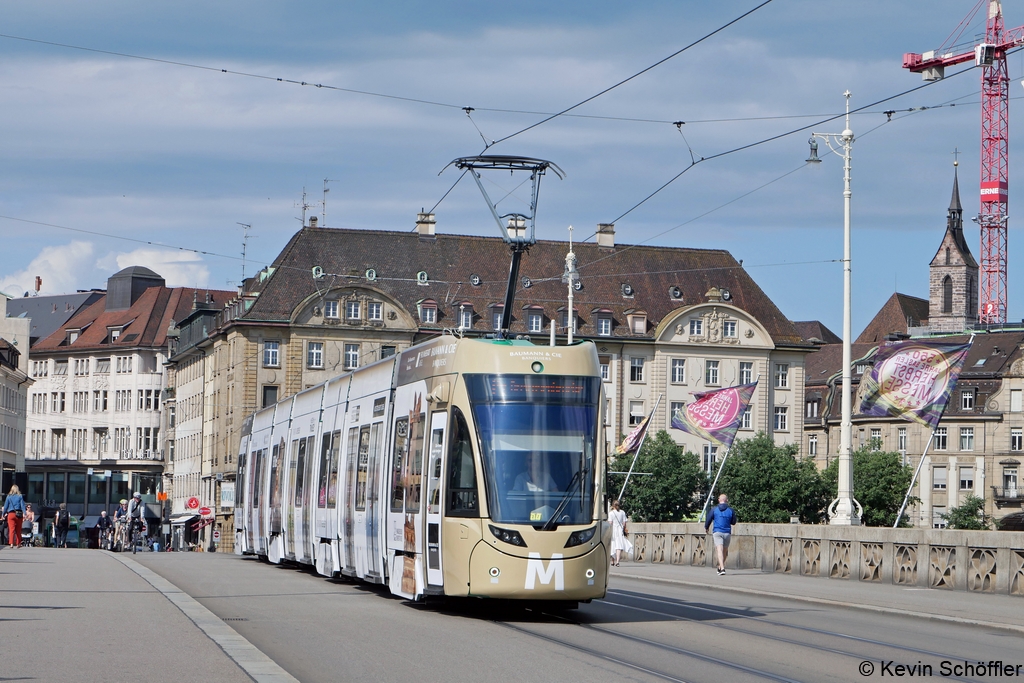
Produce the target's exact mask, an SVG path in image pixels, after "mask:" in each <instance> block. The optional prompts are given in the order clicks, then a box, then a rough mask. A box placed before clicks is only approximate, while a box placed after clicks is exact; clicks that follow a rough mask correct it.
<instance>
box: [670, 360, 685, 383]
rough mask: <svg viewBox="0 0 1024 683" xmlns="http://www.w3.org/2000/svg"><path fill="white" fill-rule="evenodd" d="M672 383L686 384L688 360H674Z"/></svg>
mask: <svg viewBox="0 0 1024 683" xmlns="http://www.w3.org/2000/svg"><path fill="white" fill-rule="evenodd" d="M672 383H673V384H686V359H685V358H673V359H672Z"/></svg>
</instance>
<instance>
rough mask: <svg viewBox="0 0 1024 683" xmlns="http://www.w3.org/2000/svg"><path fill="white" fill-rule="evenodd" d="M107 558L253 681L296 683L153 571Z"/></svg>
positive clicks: (120, 556) (118, 555)
mask: <svg viewBox="0 0 1024 683" xmlns="http://www.w3.org/2000/svg"><path fill="white" fill-rule="evenodd" d="M111 555H112V556H113V557H114V559H116V560H118V561H119V562H120V563H121V564H123V565H124V566H126V567H127V568H128V569H130V570H132V571H133V572H135V573H136V574H138V575H139V576H141V577H142V578H143V579H145V580H146V581H147V582H149V584H150V585H151V586H153V588H155V589H157V590H158V591H159V592H160V593H162V594H163V596H164V597H165V598H167V599H168V600H170V601H171V603H173V604H174V606H175V607H177V608H178V609H180V610H181V611H182V613H183V614H184V615H185V616H186V617H188V618H189V619H190V620H191V621H192V623H193V624H195V625H196V626H198V627H199V629H200V630H201V631H202V632H203V633H205V634H206V637H207V638H209V639H210V640H212V641H213V642H215V643H217V645H218V646H220V649H221V650H223V651H224V654H226V655H227V656H228V657H229V658H230V659H231V661H233V662H234V663H235V664H237V665H238V667H239V668H240V669H242V671H244V672H245V673H246V674H247V675H248V676H249V677H250V678H252V679H253V680H254V681H256V682H257V683H299V679H297V678H295V677H294V676H292V675H291V674H290V673H288V672H287V671H285V670H284V669H282V668H281V667H280V666H278V664H277V662H275V661H274V660H272V659H271V658H270V657H268V656H267V655H265V654H264V653H263V651H262V650H260V649H259V648H257V647H256V646H255V645H253V644H252V643H250V642H249V641H248V640H246V639H245V638H243V637H242V636H241V635H240V634H239V633H238V631H236V630H235V629H233V628H231V627H230V626H228V625H227V624H225V623H224V622H223V621H222V620H221V619H220V617H218V616H217V615H216V614H214V613H213V612H211V611H210V610H208V609H207V608H205V607H203V606H202V605H201V604H200V603H199V602H198V601H197V600H196V599H195V598H193V597H192V596H191V595H189V594H188V593H186V592H185V591H183V590H181V589H180V588H178V587H177V586H175V585H174V584H173V583H171V582H170V581H168V580H167V579H165V578H163V577H162V576H160V575H159V574H157V573H156V572H154V571H153V570H151V569H149V568H147V567H143V566H142V565H141V564H139V563H138V562H136V561H135V560H133V559H131V558H129V557H124V556H123V553H111Z"/></svg>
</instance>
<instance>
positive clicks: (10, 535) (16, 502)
mask: <svg viewBox="0 0 1024 683" xmlns="http://www.w3.org/2000/svg"><path fill="white" fill-rule="evenodd" d="M24 518H25V498H24V497H23V496H22V495H21V489H19V488H18V486H17V484H15V485H14V486H12V487H11V490H10V492H9V493H8V494H7V499H6V500H5V501H4V520H5V521H6V522H7V525H6V526H7V542H8V543H10V545H11V547H12V548H17V547H18V546H19V545H21V520H23V519H24Z"/></svg>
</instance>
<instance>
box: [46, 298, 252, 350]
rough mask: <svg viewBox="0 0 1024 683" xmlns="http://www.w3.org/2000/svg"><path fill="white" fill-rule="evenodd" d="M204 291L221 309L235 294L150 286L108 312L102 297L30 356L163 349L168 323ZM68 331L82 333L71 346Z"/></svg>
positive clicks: (81, 310)
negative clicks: (112, 337)
mask: <svg viewBox="0 0 1024 683" xmlns="http://www.w3.org/2000/svg"><path fill="white" fill-rule="evenodd" d="M207 291H209V292H210V293H211V294H212V295H213V297H214V299H215V301H216V302H217V303H218V304H219V305H221V306H223V305H224V304H226V303H227V302H228V301H230V300H231V299H232V298H234V297H236V296H237V294H236V293H235V292H224V291H217V290H205V289H199V290H196V289H195V288H192V287H173V288H171V287H150V288H149V289H147V290H146V291H145V292H144V293H143V294H142V295H141V296H139V298H138V299H137V300H136V301H135V303H134V304H132V306H131V308H129V309H127V310H120V311H107V310H106V299H107V298H106V295H105V294H104V295H102V296H100V297H99V298H98V299H96V300H95V301H93V302H92V303H91V304H90V305H88V306H86V307H85V308H82V309H80V310H79V311H77V312H76V313H75V314H74V315H73V316H72V317H71V319H70V320H68V321H67V322H66V323H64V324H63V325H61V326H60V327H58V328H57V329H56V330H55V331H54V332H53V333H52V334H50V335H49V336H48V337H46V338H44V339H40V340H39V341H38V342H36V344H35V345H34V346H33V347H32V353H33V354H35V353H46V352H52V351H85V350H98V349H113V348H134V347H140V346H141V347H149V348H162V347H164V346H166V345H167V329H168V327H169V326H170V324H171V321H172V320H178V319H181V318H184V317H185V316H186V315H188V313H189V312H190V311H191V310H192V301H193V296H194V295H195V294H196V292H198V294H199V297H201V298H202V297H205V296H206V293H207ZM113 327H122V329H121V334H120V336H119V337H118V339H117V340H116V341H114V342H112V343H108V340H107V338H108V336H109V333H108V330H109V328H113ZM68 330H81V332H80V333H79V336H78V339H77V340H75V342H74V343H73V344H68V343H67V337H68V335H67V331H68Z"/></svg>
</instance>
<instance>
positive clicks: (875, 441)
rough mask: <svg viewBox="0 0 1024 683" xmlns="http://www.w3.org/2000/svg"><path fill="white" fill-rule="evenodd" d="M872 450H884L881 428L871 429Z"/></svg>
mask: <svg viewBox="0 0 1024 683" xmlns="http://www.w3.org/2000/svg"><path fill="white" fill-rule="evenodd" d="M871 450H873V451H880V450H882V429H881V427H872V428H871Z"/></svg>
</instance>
